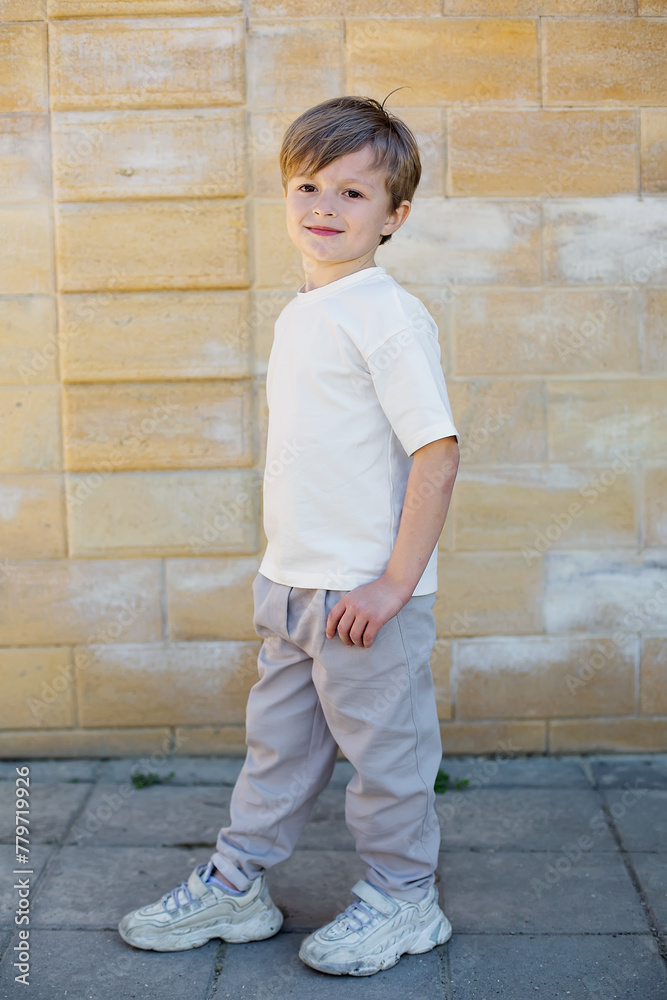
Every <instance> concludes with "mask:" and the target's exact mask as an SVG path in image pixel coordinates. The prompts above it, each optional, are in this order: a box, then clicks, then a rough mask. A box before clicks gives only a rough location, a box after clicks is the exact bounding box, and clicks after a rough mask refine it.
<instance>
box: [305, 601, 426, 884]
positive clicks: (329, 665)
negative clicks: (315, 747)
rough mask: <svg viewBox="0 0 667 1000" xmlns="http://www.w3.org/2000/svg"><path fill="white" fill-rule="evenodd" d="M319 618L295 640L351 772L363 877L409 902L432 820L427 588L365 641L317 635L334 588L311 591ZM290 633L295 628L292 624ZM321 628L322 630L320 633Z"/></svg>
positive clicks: (351, 820)
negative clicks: (367, 643) (355, 643)
mask: <svg viewBox="0 0 667 1000" xmlns="http://www.w3.org/2000/svg"><path fill="white" fill-rule="evenodd" d="M320 594H321V597H320V598H318V600H319V604H318V603H317V602H314V604H313V610H315V609H316V608H319V611H320V615H319V621H315V619H313V620H312V621H311V622H310V624H311V625H312V626H313V632H312V634H311V635H310V636H309V637H304V636H300V637H299V641H300V643H301V645H302V646H303V647H304V648H306V649H307V650H308V652H309V653H310V654H311V655H312V657H313V661H314V662H313V681H314V684H315V687H316V688H317V692H318V695H319V699H320V703H321V705H322V709H323V712H324V716H325V718H326V721H327V724H328V726H329V729H330V730H331V733H332V734H333V736H334V738H335V740H336V742H337V743H338V745H339V746H340V748H341V749H342V751H343V753H344V754H345V756H346V757H347V759H348V760H349V761H350V762H351V763H352V764H353V765H354V767H355V770H356V774H355V775H354V777H353V778H352V779H351V781H350V782H349V783H348V786H347V790H346V800H345V806H346V811H345V816H346V821H347V825H348V827H349V829H350V831H351V833H352V834H353V836H354V838H355V844H356V849H357V853H358V854H359V856H360V857H362V858H363V859H364V860H365V861H366V862H367V865H368V867H367V870H366V878H367V880H368V881H369V882H371V883H372V884H373V885H375V886H377V887H378V888H380V889H384V890H386V891H387V892H389V893H390V894H392V895H395V896H399V897H402V898H403V899H406V900H409V901H411V902H417V901H419V900H421V899H423V898H424V897H425V896H426V894H427V892H428V890H429V887H430V886H431V884H432V883H433V882H434V881H435V871H436V868H437V865H438V850H439V847H440V825H439V822H438V817H437V814H436V812H435V791H434V788H433V786H434V783H435V778H436V775H437V772H438V768H439V767H440V764H441V760H442V743H441V739H440V724H439V721H438V714H437V707H436V702H435V694H434V689H433V676H432V673H431V668H430V656H431V651H432V649H433V644H434V642H435V619H434V616H433V605H434V603H435V594H426V595H421V596H419V597H412V598H411V599H410V601H408V603H407V604H406V605H405V606H404V607H403V608H402V609H401V610H400V611H399V612H398V614H397V615H395V616H394V617H393V618H391V619H390V620H389V621H388V622H387V623H386V624H385V625H383V627H382V628H381V629H380V631H379V632H378V634H377V636H376V638H375V640H374V642H373V645H372V646H369V647H367V648H365V647H359V646H346V645H345V644H344V643H343V642H342V640H341V639H340V637H339V636H338V634H336V635H335V636H334V637H333V638H331V639H327V638H326V636H325V635H324V628H325V624H326V618H327V615H328V614H329V612H330V610H331V608H332V607H333V606H334V605H335V604H336V603H337V601H338V600H339V599H340V596H341V592H340V591H321V592H320ZM297 635H298V633H297ZM322 637H323V638H322Z"/></svg>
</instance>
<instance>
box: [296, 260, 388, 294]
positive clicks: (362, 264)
mask: <svg viewBox="0 0 667 1000" xmlns="http://www.w3.org/2000/svg"><path fill="white" fill-rule="evenodd" d="M366 267H377V264H376V263H375V256H374V255H371V257H370V259H366V258H363V257H362V258H361V259H360V260H344V261H340V262H336V263H334V264H327V263H324V264H320V262H319V261H317V262H315V261H311V260H309V261H307V262H306V261H304V267H303V270H304V273H305V275H306V280H305V281H304V283H303V285H302V286H301V288H300V289H299V291H300V292H312V291H314V290H315V289H316V288H322V286H323V285H329V284H330V283H331V282H332V281H338V279H339V278H346V277H347V276H348V274H355V273H356V272H357V271H363V270H364V268H366Z"/></svg>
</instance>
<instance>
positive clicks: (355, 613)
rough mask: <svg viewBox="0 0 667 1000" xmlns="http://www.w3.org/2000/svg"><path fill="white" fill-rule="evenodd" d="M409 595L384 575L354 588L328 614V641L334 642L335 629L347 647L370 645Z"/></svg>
mask: <svg viewBox="0 0 667 1000" xmlns="http://www.w3.org/2000/svg"><path fill="white" fill-rule="evenodd" d="M411 596H412V595H411V594H408V595H407V596H406V594H405V588H404V587H401V586H399V585H398V584H397V583H395V582H392V581H391V580H388V579H387V578H386V577H385V576H380V577H378V578H377V580H373V581H372V582H371V583H364V584H362V585H361V586H360V587H355V588H354V590H350V591H348V592H347V594H345V595H344V596H343V597H341V599H340V601H338V603H337V604H334V606H333V608H332V609H331V611H330V612H329V617H328V618H327V629H326V635H327V639H333V637H334V636H335V634H336V630H337V631H338V634H339V636H340V638H341V640H342V641H343V642H344V643H345V645H346V646H363V647H365V648H366V647H368V646H372V645H373V640H374V639H375V636H376V635H377V634H378V632H379V631H380V629H381V628H382V626H383V625H384V624H385V622H388V621H389V619H390V618H393V617H394V615H397V614H398V612H399V611H400V610H401V608H402V607H403V606H404V605H405V604H407V603H408V601H409V600H410V597H411Z"/></svg>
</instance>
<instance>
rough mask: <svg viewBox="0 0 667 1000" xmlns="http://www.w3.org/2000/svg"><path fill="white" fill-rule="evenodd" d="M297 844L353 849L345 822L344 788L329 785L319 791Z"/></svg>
mask: <svg viewBox="0 0 667 1000" xmlns="http://www.w3.org/2000/svg"><path fill="white" fill-rule="evenodd" d="M297 846H298V847H300V848H302V849H313V850H318V849H321V848H326V849H327V850H329V851H354V850H355V843H354V837H353V836H352V834H351V833H350V831H349V829H348V827H347V824H346V822H345V792H344V790H341V789H340V788H331V787H329V788H325V790H324V791H323V792H320V794H319V795H318V797H317V799H316V800H315V805H314V806H313V810H312V812H311V814H310V816H309V817H308V822H307V823H306V825H305V826H304V828H303V830H302V831H301V836H300V837H299V840H298V844H297Z"/></svg>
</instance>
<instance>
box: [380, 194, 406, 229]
mask: <svg viewBox="0 0 667 1000" xmlns="http://www.w3.org/2000/svg"><path fill="white" fill-rule="evenodd" d="M411 208H412V202H410V201H402V202H401V204H400V205H399V206H398V208H396V209H394V211H393V212H391V213H390V214H389V216H388V217H387V221H386V222H385V224H384V226H383V227H382V229H383V230H384V228H385V226H391V229H390V231H389V232H388V233H385V232H380V236H391V234H392V233H395V232H396V230H397V229H400V227H401V226H402V225H403V223H404V222H405V220H406V219H407V217H408V215H409V214H410V209H411Z"/></svg>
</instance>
